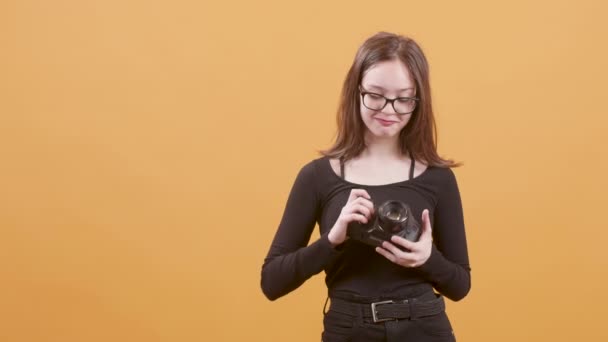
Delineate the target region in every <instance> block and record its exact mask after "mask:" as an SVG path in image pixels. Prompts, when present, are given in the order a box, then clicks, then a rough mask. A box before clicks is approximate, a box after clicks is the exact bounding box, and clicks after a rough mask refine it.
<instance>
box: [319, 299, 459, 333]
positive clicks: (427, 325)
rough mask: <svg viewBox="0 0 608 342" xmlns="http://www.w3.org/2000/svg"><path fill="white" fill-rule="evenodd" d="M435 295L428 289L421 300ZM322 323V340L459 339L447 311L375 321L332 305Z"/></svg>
mask: <svg viewBox="0 0 608 342" xmlns="http://www.w3.org/2000/svg"><path fill="white" fill-rule="evenodd" d="M433 298H435V294H434V293H432V292H429V293H427V294H425V295H423V296H420V297H418V300H421V301H424V300H425V299H427V300H430V299H433ZM323 327H324V330H323V334H322V335H321V339H322V341H323V342H339V341H340V342H343V341H351V342H356V341H366V342H373V341H386V342H406V341H416V342H418V341H420V342H427V341H428V342H435V341H437V342H444V341H445V342H448V341H450V342H452V341H455V340H456V339H455V336H454V333H453V331H452V325H451V324H450V320H449V319H448V316H447V315H446V313H445V311H442V312H441V313H439V314H436V315H433V316H426V317H416V318H414V319H402V320H398V321H386V322H379V323H374V322H373V320H372V319H371V318H364V317H363V315H362V314H347V313H343V312H339V311H336V310H332V308H331V306H330V308H329V311H328V312H327V313H325V314H324V318H323Z"/></svg>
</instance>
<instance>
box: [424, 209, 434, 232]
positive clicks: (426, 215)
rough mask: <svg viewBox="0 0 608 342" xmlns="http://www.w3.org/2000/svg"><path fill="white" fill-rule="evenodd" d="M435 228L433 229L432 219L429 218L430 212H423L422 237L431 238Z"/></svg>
mask: <svg viewBox="0 0 608 342" xmlns="http://www.w3.org/2000/svg"><path fill="white" fill-rule="evenodd" d="M432 233H433V228H432V227H431V219H430V218H429V210H428V209H424V210H423V211H422V236H424V237H431V236H432Z"/></svg>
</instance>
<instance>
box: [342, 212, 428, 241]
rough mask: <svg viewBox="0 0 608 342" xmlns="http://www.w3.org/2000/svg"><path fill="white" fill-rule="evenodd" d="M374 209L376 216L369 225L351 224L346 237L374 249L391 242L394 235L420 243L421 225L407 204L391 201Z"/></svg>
mask: <svg viewBox="0 0 608 342" xmlns="http://www.w3.org/2000/svg"><path fill="white" fill-rule="evenodd" d="M374 209H375V210H374V215H372V217H371V219H370V220H369V221H368V223H366V224H363V223H360V222H356V221H354V222H351V223H350V224H349V225H348V228H347V232H346V235H347V236H348V237H350V238H352V239H354V240H357V241H360V242H363V243H365V244H368V245H371V246H374V247H379V246H381V245H382V242H384V241H390V239H391V236H393V235H398V236H401V237H402V238H404V239H407V240H409V241H412V242H416V241H418V239H419V238H420V234H421V233H422V232H421V229H420V224H419V223H418V221H416V219H415V218H414V215H413V213H412V210H411V208H410V207H409V206H408V205H407V204H405V203H403V202H401V201H394V200H389V201H386V202H384V203H382V204H381V205H380V206H379V207H377V208H374Z"/></svg>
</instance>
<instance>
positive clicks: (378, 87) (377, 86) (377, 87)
mask: <svg viewBox="0 0 608 342" xmlns="http://www.w3.org/2000/svg"><path fill="white" fill-rule="evenodd" d="M368 87H370V88H376V89H380V90H388V89H386V88H384V87H381V86H379V85H375V84H370V85H368ZM413 89H414V88H403V89H398V90H397V91H406V90H413Z"/></svg>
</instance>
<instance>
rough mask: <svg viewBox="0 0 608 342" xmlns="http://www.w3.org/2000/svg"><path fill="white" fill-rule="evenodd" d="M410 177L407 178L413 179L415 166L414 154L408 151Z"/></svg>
mask: <svg viewBox="0 0 608 342" xmlns="http://www.w3.org/2000/svg"><path fill="white" fill-rule="evenodd" d="M410 160H411V162H410V178H409V179H414V168H415V167H416V159H414V155H413V154H412V152H411V151H410Z"/></svg>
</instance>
